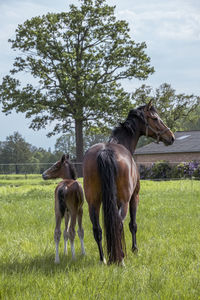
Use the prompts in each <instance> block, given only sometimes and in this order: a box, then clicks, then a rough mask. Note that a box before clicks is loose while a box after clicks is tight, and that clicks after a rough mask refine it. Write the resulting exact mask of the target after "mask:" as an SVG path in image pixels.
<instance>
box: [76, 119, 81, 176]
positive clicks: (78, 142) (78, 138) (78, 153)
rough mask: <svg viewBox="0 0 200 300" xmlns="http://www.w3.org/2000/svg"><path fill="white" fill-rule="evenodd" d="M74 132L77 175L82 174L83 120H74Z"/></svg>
mask: <svg viewBox="0 0 200 300" xmlns="http://www.w3.org/2000/svg"><path fill="white" fill-rule="evenodd" d="M75 134H76V163H77V164H76V170H77V174H78V177H82V176H83V171H82V163H83V121H82V120H75Z"/></svg>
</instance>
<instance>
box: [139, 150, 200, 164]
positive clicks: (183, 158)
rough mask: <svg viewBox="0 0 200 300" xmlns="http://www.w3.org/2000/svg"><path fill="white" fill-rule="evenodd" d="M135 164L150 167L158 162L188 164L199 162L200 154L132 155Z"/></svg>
mask: <svg viewBox="0 0 200 300" xmlns="http://www.w3.org/2000/svg"><path fill="white" fill-rule="evenodd" d="M134 159H135V161H136V163H137V164H142V165H146V166H148V165H151V164H152V163H155V162H156V161H159V160H165V161H168V162H169V163H171V164H177V163H181V162H189V161H191V160H197V161H200V152H193V153H191V152H190V153H163V154H162V153H161V154H134Z"/></svg>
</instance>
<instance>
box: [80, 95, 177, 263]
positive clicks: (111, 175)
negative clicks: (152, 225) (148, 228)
mask: <svg viewBox="0 0 200 300" xmlns="http://www.w3.org/2000/svg"><path fill="white" fill-rule="evenodd" d="M142 135H146V136H149V137H152V138H154V139H156V140H157V142H159V141H162V142H163V143H164V144H166V145H171V144H172V143H173V142H174V139H175V137H174V134H173V133H172V132H171V130H170V129H169V128H168V127H167V126H166V125H165V124H164V123H163V121H162V120H161V118H160V117H159V115H158V113H157V111H156V110H155V108H154V107H153V106H152V105H151V101H150V102H149V103H148V104H147V105H145V106H141V107H138V108H137V109H133V110H131V111H130V112H129V114H128V117H127V119H126V120H125V122H123V123H120V124H119V126H118V127H116V128H115V129H114V130H113V131H112V135H111V137H110V140H109V142H108V143H100V144H96V145H94V146H92V147H91V148H90V149H89V150H88V151H87V152H86V154H85V157H84V162H83V177H84V191H85V196H86V200H87V202H88V207H89V214H90V219H91V222H92V224H93V234H94V238H95V240H96V242H97V245H98V248H99V254H100V261H102V262H103V261H105V259H104V254H103V249H102V230H101V227H100V224H99V211H100V206H101V203H102V206H103V217H104V227H105V237H106V246H107V254H108V263H123V258H124V255H125V253H124V252H125V250H124V247H123V245H125V241H124V240H123V236H124V233H123V222H124V219H125V217H126V215H127V211H128V207H129V211H130V223H129V228H130V231H131V234H132V251H135V250H137V244H136V232H137V224H136V211H137V206H138V202H139V189H140V179H139V173H138V170H137V167H136V164H135V162H134V160H133V153H134V150H135V148H136V145H137V142H138V140H139V138H140V136H142Z"/></svg>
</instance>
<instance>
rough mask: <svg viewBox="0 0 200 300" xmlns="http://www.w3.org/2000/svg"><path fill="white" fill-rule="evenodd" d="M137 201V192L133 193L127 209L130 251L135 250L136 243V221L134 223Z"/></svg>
mask: <svg viewBox="0 0 200 300" xmlns="http://www.w3.org/2000/svg"><path fill="white" fill-rule="evenodd" d="M138 202H139V194H138V193H135V194H133V196H132V198H131V201H130V205H129V210H130V223H129V229H130V232H131V233H132V251H133V252H134V251H137V250H138V248H137V243H136V233H137V223H136V212H137V206H138Z"/></svg>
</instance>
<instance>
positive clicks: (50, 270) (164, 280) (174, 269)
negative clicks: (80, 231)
mask: <svg viewBox="0 0 200 300" xmlns="http://www.w3.org/2000/svg"><path fill="white" fill-rule="evenodd" d="M23 180H24V179H23ZM32 180H33V178H30V179H27V180H26V182H27V184H26V183H24V184H22V185H20V186H15V184H16V185H17V180H15V181H14V182H12V180H8V181H9V183H10V185H9V186H3V187H2V186H1V189H0V204H1V210H0V230H1V235H0V244H1V247H0V298H2V299H16V300H18V299H28V298H29V299H63V298H64V299H72V300H73V299H198V297H199V294H200V286H199V280H200V274H199V252H200V244H199V209H200V203H199V199H200V185H199V183H198V182H195V181H189V180H188V181H185V180H184V181H175V182H173V181H168V182H150V181H142V182H141V192H140V204H139V208H138V213H137V223H138V233H137V238H138V247H139V252H138V254H137V255H134V254H133V253H132V252H131V234H130V231H129V228H128V223H129V217H127V219H126V220H125V223H124V226H125V237H126V245H127V257H126V258H125V264H126V267H125V268H122V267H118V266H115V265H113V266H104V265H100V264H99V254H98V248H97V245H96V243H95V240H94V238H93V232H92V225H91V222H90V219H89V214H88V208H87V204H86V203H85V204H84V214H83V226H84V229H85V238H84V240H85V247H86V256H85V257H81V255H80V253H81V250H80V242H79V239H78V235H76V238H75V249H76V260H75V261H73V260H72V258H71V253H70V249H68V250H69V254H68V256H67V257H65V256H64V255H63V254H62V252H63V240H62V239H61V242H60V248H59V251H60V254H61V263H60V264H59V265H55V264H54V255H55V245H54V239H53V232H54V226H55V220H54V189H55V183H54V182H52V181H51V184H48V185H47V182H46V181H43V182H44V185H41V182H40V181H38V184H37V185H35V184H34V185H32ZM0 184H2V181H1V178H0ZM62 225H63V224H62ZM62 230H63V226H62Z"/></svg>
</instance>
